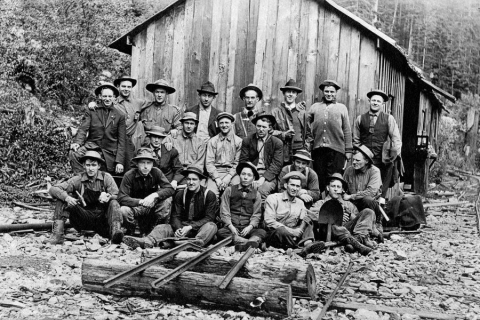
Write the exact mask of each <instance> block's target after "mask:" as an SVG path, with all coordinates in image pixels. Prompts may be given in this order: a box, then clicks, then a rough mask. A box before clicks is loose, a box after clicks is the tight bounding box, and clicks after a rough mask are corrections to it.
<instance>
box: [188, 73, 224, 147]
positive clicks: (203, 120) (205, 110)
mask: <svg viewBox="0 0 480 320" xmlns="http://www.w3.org/2000/svg"><path fill="white" fill-rule="evenodd" d="M197 92H198V98H199V100H200V102H199V104H197V105H196V106H194V107H191V108H189V109H187V110H186V112H193V113H195V114H196V115H197V119H198V126H197V129H196V131H195V132H196V133H197V136H198V137H199V138H200V139H203V140H205V141H207V140H208V139H210V138H212V137H214V136H216V135H217V133H218V131H219V130H218V122H217V120H216V119H217V115H218V114H219V113H220V112H219V111H218V110H217V108H215V107H213V106H212V102H213V100H215V98H216V97H217V94H218V92H215V86H214V85H213V83H211V82H210V81H207V82H205V83H204V84H202V86H201V87H200V89H197Z"/></svg>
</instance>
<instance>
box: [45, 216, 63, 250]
mask: <svg viewBox="0 0 480 320" xmlns="http://www.w3.org/2000/svg"><path fill="white" fill-rule="evenodd" d="M64 229H65V221H63V220H54V221H53V226H52V235H51V236H50V239H46V240H44V241H43V243H45V244H46V243H50V244H63V243H64V242H65V230H64Z"/></svg>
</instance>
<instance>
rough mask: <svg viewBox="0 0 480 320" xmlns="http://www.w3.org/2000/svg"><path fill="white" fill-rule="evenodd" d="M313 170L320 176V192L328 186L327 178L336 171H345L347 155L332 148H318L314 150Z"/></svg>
mask: <svg viewBox="0 0 480 320" xmlns="http://www.w3.org/2000/svg"><path fill="white" fill-rule="evenodd" d="M312 159H313V160H314V161H313V170H315V173H316V174H317V176H318V186H319V188H320V192H323V191H324V190H325V187H326V186H327V178H328V177H329V176H331V175H332V174H334V173H341V174H342V173H343V167H344V166H345V155H344V154H343V153H341V152H338V151H335V150H333V149H330V148H323V147H320V148H316V149H313V151H312Z"/></svg>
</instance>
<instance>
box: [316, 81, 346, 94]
mask: <svg viewBox="0 0 480 320" xmlns="http://www.w3.org/2000/svg"><path fill="white" fill-rule="evenodd" d="M330 86H331V87H334V88H335V90H340V89H341V87H340V85H339V84H338V83H337V81H335V80H325V81H323V82H322V84H320V85H319V86H318V87H319V88H320V90H322V91H323V89H324V88H325V87H330Z"/></svg>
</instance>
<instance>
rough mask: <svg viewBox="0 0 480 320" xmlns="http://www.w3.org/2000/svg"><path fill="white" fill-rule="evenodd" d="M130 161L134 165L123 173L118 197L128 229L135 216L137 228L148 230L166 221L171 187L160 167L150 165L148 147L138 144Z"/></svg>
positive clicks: (150, 159)
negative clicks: (141, 146) (139, 146)
mask: <svg viewBox="0 0 480 320" xmlns="http://www.w3.org/2000/svg"><path fill="white" fill-rule="evenodd" d="M132 161H134V162H135V163H136V166H137V167H136V168H133V169H130V170H129V171H128V172H127V173H125V175H124V177H123V180H122V184H121V185H120V193H119V196H118V201H119V202H120V204H121V205H122V207H121V208H120V210H121V212H122V216H123V221H124V223H125V225H126V227H127V229H129V230H132V229H134V228H135V219H137V220H138V226H139V227H140V232H141V233H142V234H148V233H149V232H150V231H152V229H153V228H154V227H155V226H156V225H157V224H159V223H165V222H168V220H169V218H170V207H171V203H172V198H171V197H172V196H173V193H174V190H173V188H172V185H171V184H170V183H169V182H168V180H167V178H166V177H165V175H164V174H163V173H162V171H161V170H160V169H158V168H154V167H153V163H154V161H155V157H154V155H153V151H152V150H151V149H149V148H140V149H139V150H138V152H137V156H136V157H135V158H133V159H132Z"/></svg>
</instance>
